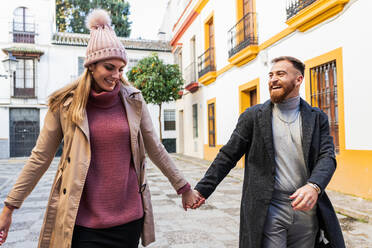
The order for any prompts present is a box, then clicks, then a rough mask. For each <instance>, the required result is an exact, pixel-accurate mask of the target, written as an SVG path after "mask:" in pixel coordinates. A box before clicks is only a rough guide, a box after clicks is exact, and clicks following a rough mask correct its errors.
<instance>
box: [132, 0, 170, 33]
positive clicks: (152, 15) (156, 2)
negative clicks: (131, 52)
mask: <svg viewBox="0 0 372 248" xmlns="http://www.w3.org/2000/svg"><path fill="white" fill-rule="evenodd" d="M127 1H128V2H129V4H130V16H129V20H130V21H131V22H132V26H131V27H132V32H131V34H130V38H139V37H141V38H142V39H155V40H157V39H158V38H157V34H158V30H159V27H160V25H161V21H162V20H163V15H164V11H165V7H166V4H167V1H168V0H127Z"/></svg>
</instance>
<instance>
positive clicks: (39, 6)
mask: <svg viewBox="0 0 372 248" xmlns="http://www.w3.org/2000/svg"><path fill="white" fill-rule="evenodd" d="M88 39H89V35H85V34H71V33H57V32H56V28H55V1H54V0H35V1H25V0H14V1H11V2H8V3H7V4H6V5H3V6H2V8H1V10H0V49H1V50H2V52H0V54H1V56H0V58H2V60H3V59H5V58H8V56H9V54H12V55H13V56H14V57H15V58H16V59H17V61H18V63H17V69H16V70H15V71H12V72H9V71H5V69H4V68H3V66H2V65H1V66H0V75H2V76H1V77H0V158H9V157H19V156H28V155H29V154H30V151H31V149H32V147H33V146H34V145H35V142H36V139H37V137H38V134H39V132H40V129H41V128H42V126H43V120H44V117H45V114H46V112H47V101H48V96H49V95H50V94H51V93H52V92H54V91H55V90H57V89H59V88H61V87H63V86H64V85H66V84H68V83H70V82H72V81H73V80H74V79H76V78H77V77H78V75H80V74H81V73H82V71H83V70H84V67H83V62H84V57H85V50H86V45H87V42H88ZM120 39H121V41H122V42H123V45H124V46H125V48H126V49H127V53H128V58H129V63H128V66H127V67H126V69H125V72H127V71H128V70H129V69H130V68H131V67H132V66H134V65H135V64H136V63H137V62H138V61H139V60H140V59H142V58H144V57H146V56H149V55H151V54H152V53H154V52H155V53H157V54H158V56H159V58H161V59H162V60H163V61H164V62H165V63H173V55H172V53H171V47H170V46H169V44H168V43H167V42H163V41H151V40H133V39H127V38H120ZM149 110H150V113H151V117H152V119H153V123H154V128H155V130H157V131H158V130H159V124H158V107H157V106H152V105H149ZM162 112H163V113H162V123H163V124H162V126H163V132H162V133H163V139H165V142H167V144H168V147H167V148H169V149H171V150H174V151H175V144H176V130H175V126H176V125H175V103H174V102H173V103H166V104H164V106H163V111H162ZM164 113H165V116H166V119H165V120H164ZM164 124H166V125H164ZM164 126H166V128H165V130H164Z"/></svg>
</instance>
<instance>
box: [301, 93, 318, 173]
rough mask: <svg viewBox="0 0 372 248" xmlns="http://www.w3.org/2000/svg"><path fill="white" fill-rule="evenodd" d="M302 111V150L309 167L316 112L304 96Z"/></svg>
mask: <svg viewBox="0 0 372 248" xmlns="http://www.w3.org/2000/svg"><path fill="white" fill-rule="evenodd" d="M300 111H301V119H302V152H303V154H304V159H305V163H306V166H307V167H308V168H310V167H309V152H310V146H311V140H312V137H313V131H314V125H315V117H316V114H315V113H314V112H313V111H312V109H311V107H310V105H309V104H308V103H307V102H305V101H304V100H303V99H302V98H301V101H300Z"/></svg>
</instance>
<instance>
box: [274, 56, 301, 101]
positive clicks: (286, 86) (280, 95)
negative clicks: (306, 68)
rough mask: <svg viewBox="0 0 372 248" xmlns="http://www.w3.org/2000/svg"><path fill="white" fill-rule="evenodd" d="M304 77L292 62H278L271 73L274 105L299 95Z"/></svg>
mask: <svg viewBox="0 0 372 248" xmlns="http://www.w3.org/2000/svg"><path fill="white" fill-rule="evenodd" d="M302 79H303V76H302V75H301V72H300V71H298V70H297V69H296V68H295V67H294V66H293V65H292V63H291V62H289V61H287V60H282V61H278V62H276V63H275V64H274V65H273V67H272V68H271V71H270V73H269V92H270V98H271V101H272V102H273V103H280V102H283V101H284V100H287V99H289V98H292V97H295V96H298V95H299V90H300V85H301V82H302Z"/></svg>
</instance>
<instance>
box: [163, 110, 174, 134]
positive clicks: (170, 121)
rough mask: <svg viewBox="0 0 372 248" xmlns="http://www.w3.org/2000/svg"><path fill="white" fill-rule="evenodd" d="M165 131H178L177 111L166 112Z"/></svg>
mask: <svg viewBox="0 0 372 248" xmlns="http://www.w3.org/2000/svg"><path fill="white" fill-rule="evenodd" d="M164 130H165V131H173V130H176V111H175V110H173V109H172V110H170V109H167V110H164Z"/></svg>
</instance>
